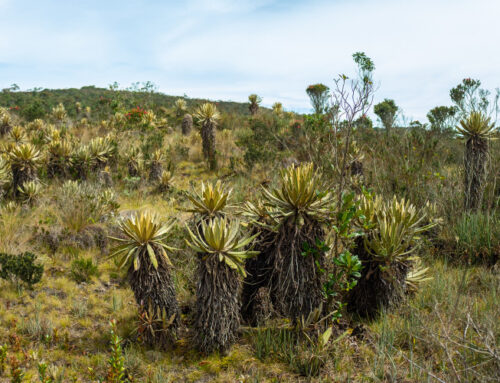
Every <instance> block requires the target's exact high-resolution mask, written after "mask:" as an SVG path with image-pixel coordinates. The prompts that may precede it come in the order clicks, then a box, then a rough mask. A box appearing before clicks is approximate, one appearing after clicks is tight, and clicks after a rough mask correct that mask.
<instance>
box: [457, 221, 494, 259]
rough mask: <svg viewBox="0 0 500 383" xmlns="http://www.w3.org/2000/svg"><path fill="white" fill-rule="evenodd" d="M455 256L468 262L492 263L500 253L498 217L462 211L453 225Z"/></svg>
mask: <svg viewBox="0 0 500 383" xmlns="http://www.w3.org/2000/svg"><path fill="white" fill-rule="evenodd" d="M454 232H455V233H454V234H455V239H456V241H457V246H456V250H457V256H459V257H460V258H463V259H464V260H466V261H467V262H468V263H473V264H474V263H487V264H494V263H495V262H496V261H498V256H499V254H500V219H499V218H498V217H496V216H495V215H490V214H486V213H482V212H479V213H464V214H463V215H462V217H461V218H460V220H459V221H458V222H457V223H456V224H455V227H454Z"/></svg>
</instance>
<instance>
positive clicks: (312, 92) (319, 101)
mask: <svg viewBox="0 0 500 383" xmlns="http://www.w3.org/2000/svg"><path fill="white" fill-rule="evenodd" d="M329 91H330V88H328V87H327V86H326V85H324V84H313V85H309V86H308V87H307V89H306V92H307V95H308V96H309V98H310V99H311V104H312V106H313V108H314V113H316V114H321V113H324V112H326V110H327V108H328V97H329V94H328V93H329Z"/></svg>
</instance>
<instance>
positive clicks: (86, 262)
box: [71, 258, 99, 283]
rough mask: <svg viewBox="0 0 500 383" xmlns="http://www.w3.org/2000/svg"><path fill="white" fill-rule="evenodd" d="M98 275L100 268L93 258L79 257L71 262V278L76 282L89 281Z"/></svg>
mask: <svg viewBox="0 0 500 383" xmlns="http://www.w3.org/2000/svg"><path fill="white" fill-rule="evenodd" d="M97 276H99V270H98V268H97V265H96V264H94V262H93V261H92V258H88V259H83V258H77V259H75V260H74V261H73V262H72V263H71V278H72V279H73V280H74V281H75V282H76V283H82V282H89V281H90V280H91V279H92V277H97Z"/></svg>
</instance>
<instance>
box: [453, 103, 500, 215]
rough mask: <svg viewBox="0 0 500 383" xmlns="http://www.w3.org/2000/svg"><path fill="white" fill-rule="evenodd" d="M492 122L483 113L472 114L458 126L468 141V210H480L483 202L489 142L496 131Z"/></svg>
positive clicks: (466, 188) (466, 178)
mask: <svg viewBox="0 0 500 383" xmlns="http://www.w3.org/2000/svg"><path fill="white" fill-rule="evenodd" d="M490 120H491V119H490V118H489V117H486V116H485V115H484V114H482V113H481V112H472V113H471V114H470V115H469V116H468V117H467V119H465V120H462V121H460V126H457V130H458V132H459V133H460V134H461V135H462V137H464V138H465V139H466V140H467V141H466V149H465V157H464V168H465V179H464V186H465V200H464V206H465V209H466V210H477V209H479V207H480V206H481V203H482V201H483V193H484V183H485V180H486V170H487V167H486V165H487V161H488V151H489V140H490V139H491V137H492V136H493V134H494V129H495V124H493V123H491V122H490Z"/></svg>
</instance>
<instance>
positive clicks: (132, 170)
mask: <svg viewBox="0 0 500 383" xmlns="http://www.w3.org/2000/svg"><path fill="white" fill-rule="evenodd" d="M127 167H128V175H129V177H139V167H138V164H137V161H129V162H128V164H127Z"/></svg>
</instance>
